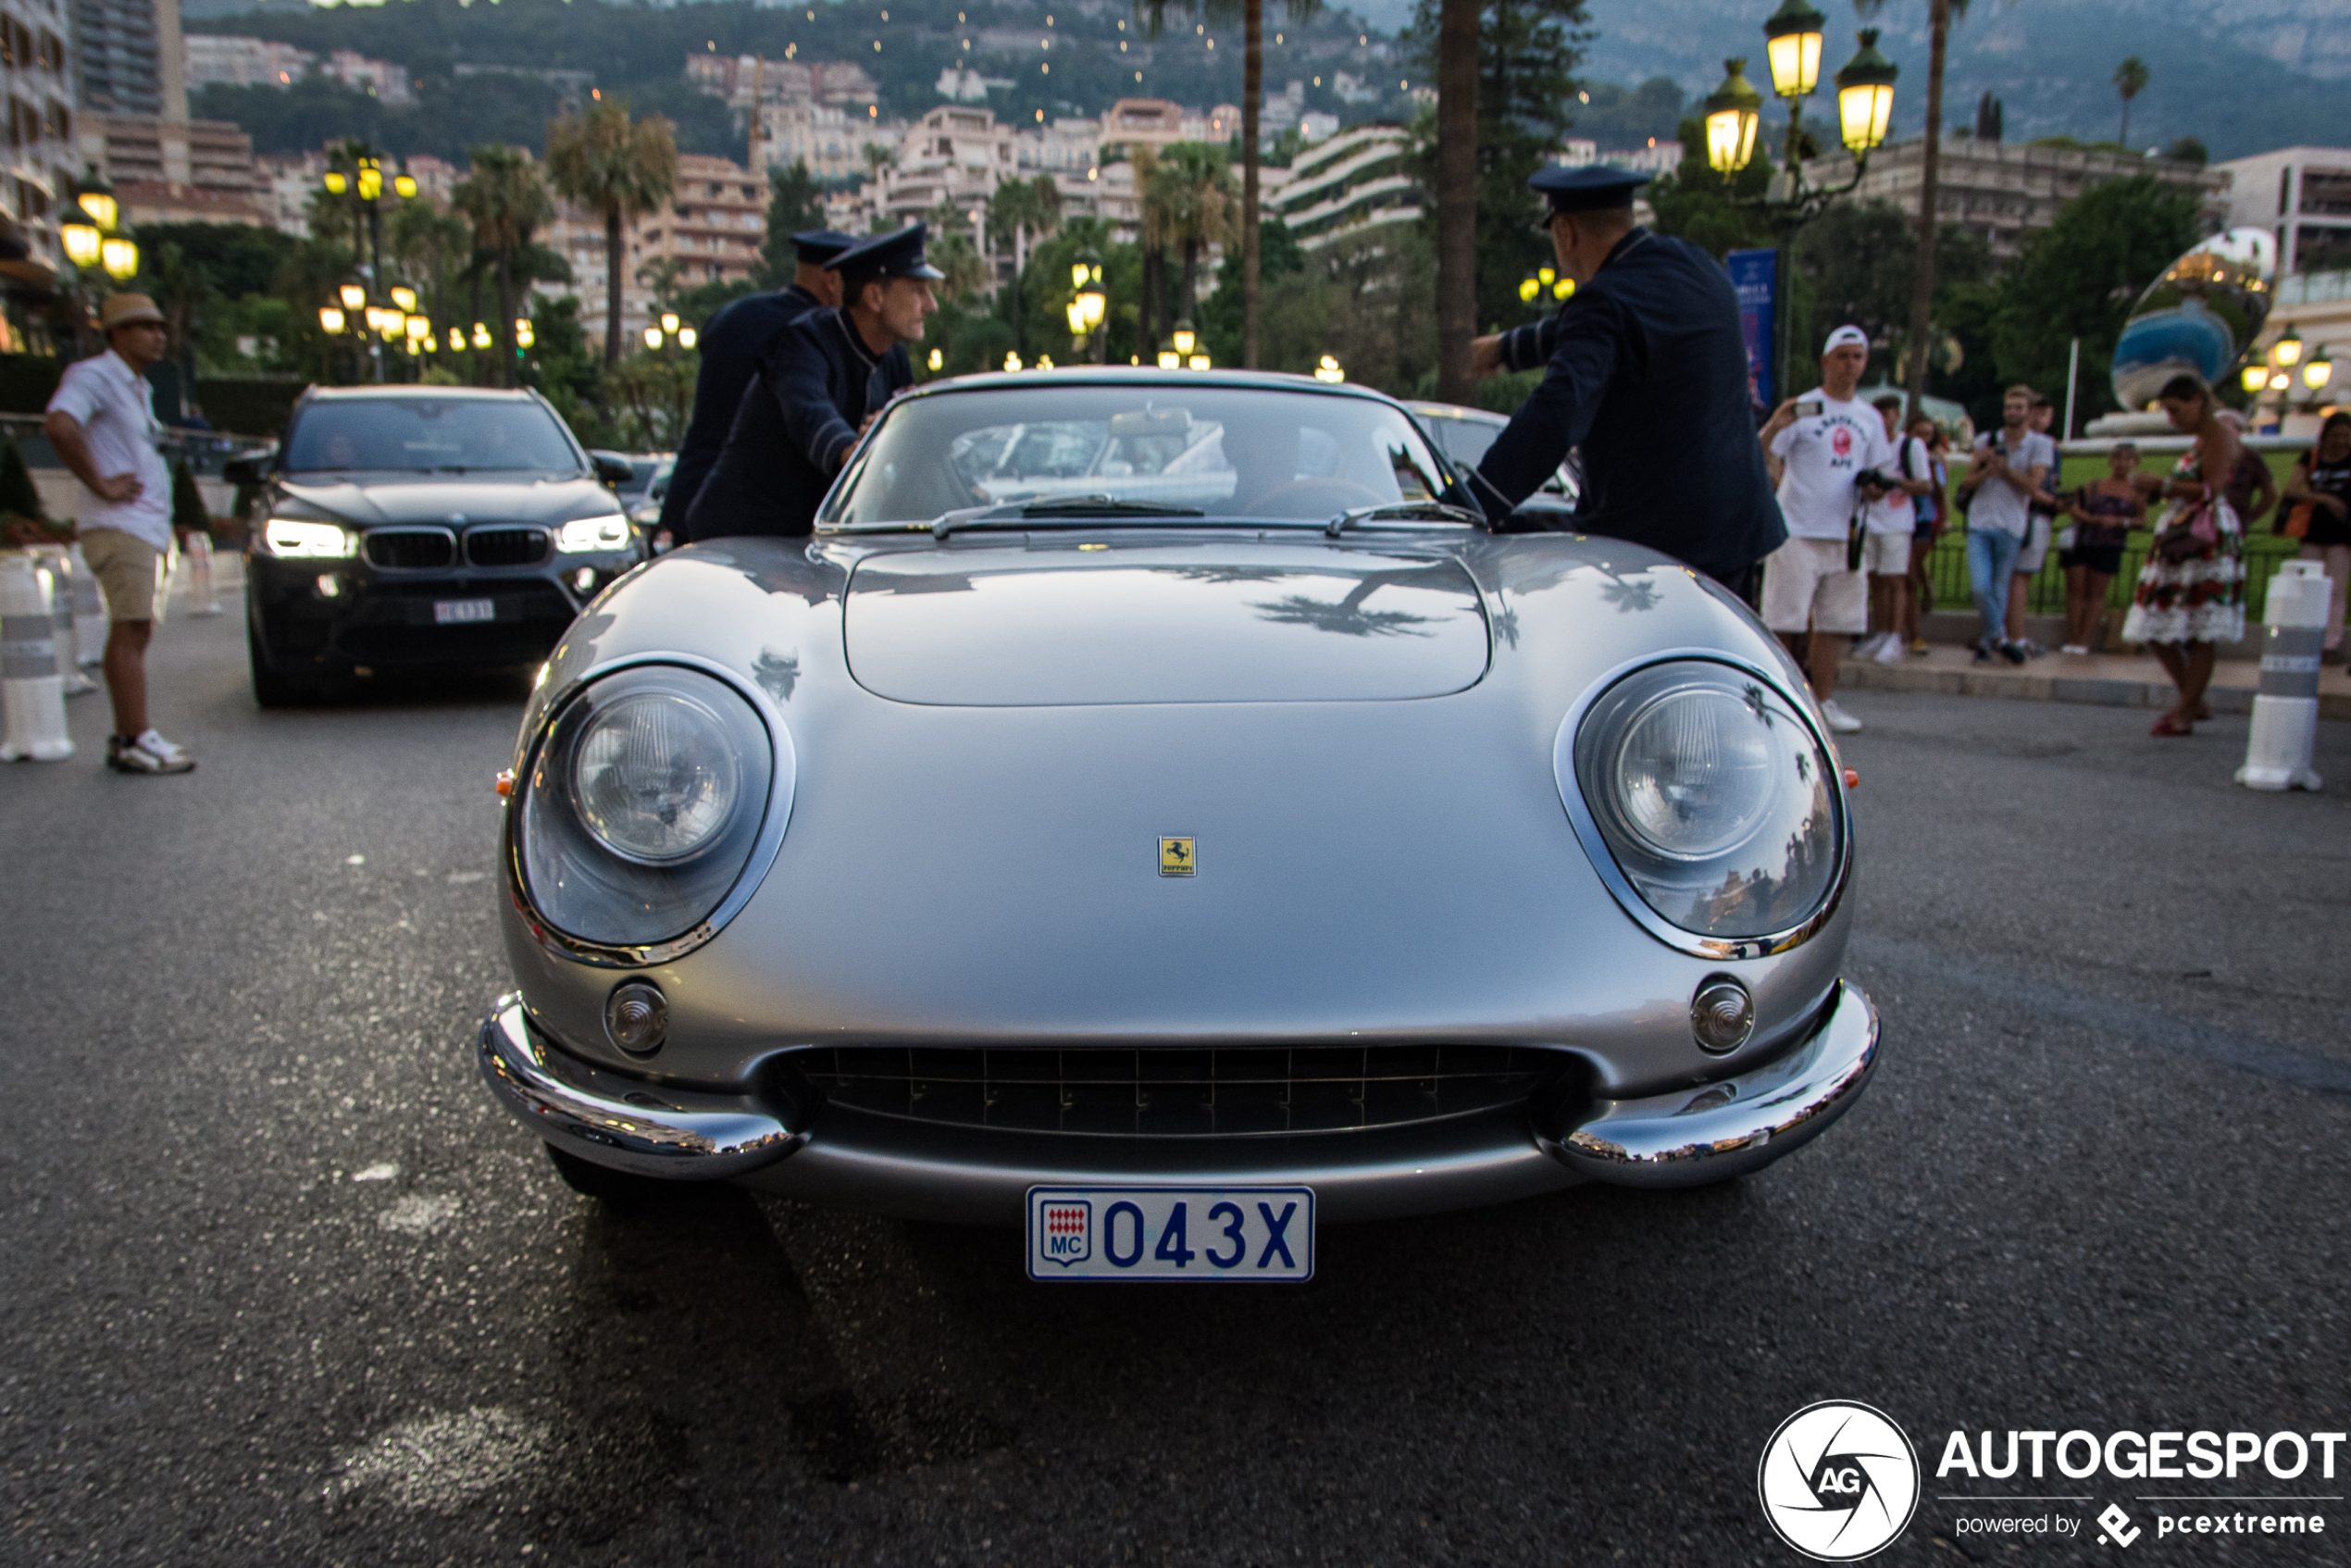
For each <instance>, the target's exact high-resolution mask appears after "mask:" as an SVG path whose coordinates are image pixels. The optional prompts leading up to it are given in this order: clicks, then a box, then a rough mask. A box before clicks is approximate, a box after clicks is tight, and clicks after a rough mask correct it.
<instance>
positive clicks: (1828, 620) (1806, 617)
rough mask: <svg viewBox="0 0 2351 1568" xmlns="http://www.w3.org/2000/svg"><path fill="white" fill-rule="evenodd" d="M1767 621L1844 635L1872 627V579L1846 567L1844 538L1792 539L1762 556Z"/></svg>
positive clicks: (1778, 626)
mask: <svg viewBox="0 0 2351 1568" xmlns="http://www.w3.org/2000/svg"><path fill="white" fill-rule="evenodd" d="M1865 564H1866V563H1865ZM1763 624H1764V625H1765V626H1768V627H1770V628H1772V629H1773V631H1789V632H1793V631H1805V630H1808V629H1809V630H1812V631H1826V632H1834V633H1835V634H1837V635H1839V636H1845V637H1858V636H1860V634H1861V633H1862V632H1864V631H1867V630H1868V629H1869V626H1870V589H1869V583H1868V581H1867V580H1866V579H1864V578H1863V577H1862V576H1861V574H1860V572H1859V571H1848V570H1847V569H1846V566H1845V541H1843V540H1841V539H1793V538H1791V539H1790V540H1789V541H1787V542H1786V543H1785V544H1783V545H1781V546H1780V547H1779V548H1778V549H1777V550H1774V551H1773V552H1772V553H1771V554H1769V555H1766V556H1764V557H1763Z"/></svg>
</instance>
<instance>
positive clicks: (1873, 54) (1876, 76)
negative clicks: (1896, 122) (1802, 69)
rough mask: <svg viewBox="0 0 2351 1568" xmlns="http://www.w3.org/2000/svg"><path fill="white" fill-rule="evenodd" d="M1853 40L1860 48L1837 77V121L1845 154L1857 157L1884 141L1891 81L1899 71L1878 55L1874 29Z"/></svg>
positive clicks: (1890, 110)
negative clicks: (1857, 41) (1855, 40)
mask: <svg viewBox="0 0 2351 1568" xmlns="http://www.w3.org/2000/svg"><path fill="white" fill-rule="evenodd" d="M1854 36H1855V37H1856V38H1857V39H1859V40H1860V44H1861V48H1860V53H1858V54H1856V55H1855V56H1853V57H1852V58H1851V59H1850V60H1847V62H1846V63H1845V68H1844V69H1843V70H1840V71H1838V72H1837V73H1836V118H1837V134H1838V136H1839V138H1840V139H1841V140H1842V141H1843V142H1844V143H1845V149H1846V151H1847V152H1849V153H1856V154H1859V153H1866V152H1868V151H1869V150H1870V149H1871V148H1872V147H1876V146H1880V145H1883V144H1884V143H1885V130H1886V126H1887V124H1888V123H1889V122H1890V121H1891V120H1892V119H1893V118H1894V79H1895V78H1896V77H1897V76H1898V75H1900V74H1901V68H1900V67H1898V66H1897V65H1896V64H1895V63H1894V62H1893V61H1892V60H1889V59H1887V58H1886V57H1885V56H1884V55H1881V54H1879V53H1878V47H1877V29H1875V28H1873V27H1865V28H1863V29H1862V30H1861V31H1860V32H1858V33H1856V34H1854Z"/></svg>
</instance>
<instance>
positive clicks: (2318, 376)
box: [2302, 346, 2334, 392]
mask: <svg viewBox="0 0 2351 1568" xmlns="http://www.w3.org/2000/svg"><path fill="white" fill-rule="evenodd" d="M2332 380H2334V361H2333V360H2332V359H2331V358H2329V357H2328V356H2327V351H2326V349H2325V348H2324V347H2323V346H2321V347H2320V350H2319V352H2318V353H2316V354H2314V355H2311V356H2310V362H2309V363H2308V364H2307V365H2305V366H2304V367H2302V384H2303V385H2304V386H2306V387H2308V388H2309V389H2310V390H2311V391H2312V392H2320V391H2323V390H2324V389H2325V387H2326V384H2327V383H2328V382H2329V381H2332Z"/></svg>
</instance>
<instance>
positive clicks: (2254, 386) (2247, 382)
mask: <svg viewBox="0 0 2351 1568" xmlns="http://www.w3.org/2000/svg"><path fill="white" fill-rule="evenodd" d="M2237 384H2238V385H2239V386H2241V387H2243V388H2244V389H2245V391H2247V392H2260V391H2262V390H2263V389H2264V388H2266V387H2267V386H2269V384H2270V367H2268V366H2266V365H2248V366H2246V367H2245V370H2244V373H2243V374H2241V375H2239V376H2238V377H2237Z"/></svg>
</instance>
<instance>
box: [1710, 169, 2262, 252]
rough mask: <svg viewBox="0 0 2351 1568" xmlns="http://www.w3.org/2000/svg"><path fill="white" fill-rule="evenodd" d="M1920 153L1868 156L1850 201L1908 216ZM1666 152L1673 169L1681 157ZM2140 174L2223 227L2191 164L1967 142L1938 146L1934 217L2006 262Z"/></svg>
mask: <svg viewBox="0 0 2351 1568" xmlns="http://www.w3.org/2000/svg"><path fill="white" fill-rule="evenodd" d="M1924 145H1925V143H1923V142H1922V141H1916V140H1914V141H1909V142H1897V143H1892V144H1890V145H1888V146H1885V147H1881V148H1879V149H1878V150H1877V151H1876V152H1874V153H1872V154H1871V155H1870V167H1869V172H1868V173H1867V174H1865V175H1864V176H1863V177H1862V179H1861V182H1860V186H1859V187H1858V188H1856V189H1855V191H1854V193H1853V195H1852V198H1851V199H1852V200H1854V201H1856V202H1871V201H1879V202H1891V203H1893V204H1894V205H1896V206H1898V207H1901V208H1904V209H1905V210H1907V211H1910V212H1916V211H1917V210H1918V205H1919V181H1920V175H1921V167H1922V154H1923V151H1924ZM1673 156H1674V158H1675V160H1676V161H1678V160H1679V158H1680V156H1681V150H1680V149H1679V148H1678V147H1676V148H1674V149H1673ZM2142 174H2151V175H2153V176H2154V177H2155V178H2156V179H2158V180H2162V181H2163V182H2164V183H2166V184H2168V185H2177V186H2180V187H2182V188H2183V189H2186V190H2192V191H2196V192H2197V193H2200V198H2201V200H2202V203H2203V217H2204V220H2205V223H2206V224H2207V226H2208V227H2210V228H2219V227H2220V225H2221V224H2222V223H2223V222H2224V221H2225V220H2226V218H2227V216H2228V205H2227V202H2226V199H2225V196H2224V193H2225V191H2226V190H2227V188H2228V184H2229V177H2228V176H2227V175H2226V174H2223V173H2221V172H2220V171H2218V170H2216V169H2208V168H2204V167H2203V166H2201V165H2199V164H2190V163H2174V162H2172V161H2171V160H2170V159H2168V158H2151V157H2142V156H2138V155H2136V154H2133V153H2118V152H2108V151H2105V150H2102V149H2098V148H2090V147H2036V146H2034V145H2032V144H2031V143H2007V142H1987V141H1982V140H1974V139H1961V140H1953V141H1947V142H1945V143H1942V150H1941V153H1940V155H1939V156H1938V157H1937V158H1936V162H1935V193H1934V205H1935V212H1936V216H1937V217H1938V218H1940V220H1941V221H1942V222H1945V223H1957V224H1960V225H1962V226H1963V227H1965V228H1967V229H1970V230H1973V231H1974V232H1976V233H1977V234H1980V235H1982V236H1983V237H1984V241H1985V242H1986V243H1988V244H1990V246H1991V247H1992V255H1993V258H1994V259H1995V260H1996V261H2000V262H2006V261H2009V260H2013V259H2014V258H2015V256H2016V255H2017V254H2018V251H2019V249H2020V247H2021V243H2022V242H2023V239H2024V236H2025V235H2026V234H2027V233H2029V232H2031V231H2032V230H2035V229H2046V228H2047V227H2048V226H2049V225H2050V224H2051V223H2053V222H2055V221H2056V219H2057V215H2058V209H2059V208H2060V207H2062V206H2064V205H2065V204H2066V203H2068V202H2070V201H2071V200H2073V198H2075V197H2076V196H2079V195H2080V194H2082V193H2083V192H2084V191H2087V190H2090V189H2092V188H2094V187H2096V186H2098V185H2102V184H2104V183H2106V182H2107V181H2108V180H2121V179H2127V178H2130V177H2131V176H2133V175H2142ZM1852 177H1853V159H1852V156H1851V155H1850V154H1847V153H1843V152H1840V153H1837V154H1836V155H1835V156H1830V157H1822V158H1815V159H1813V160H1811V161H1810V162H1809V163H1807V164H1806V165H1805V166H1804V179H1805V183H1807V184H1808V185H1812V186H1816V187H1819V186H1829V187H1841V186H1843V185H1844V184H1845V182H1846V181H1847V180H1850V179H1851V178H1852Z"/></svg>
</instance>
